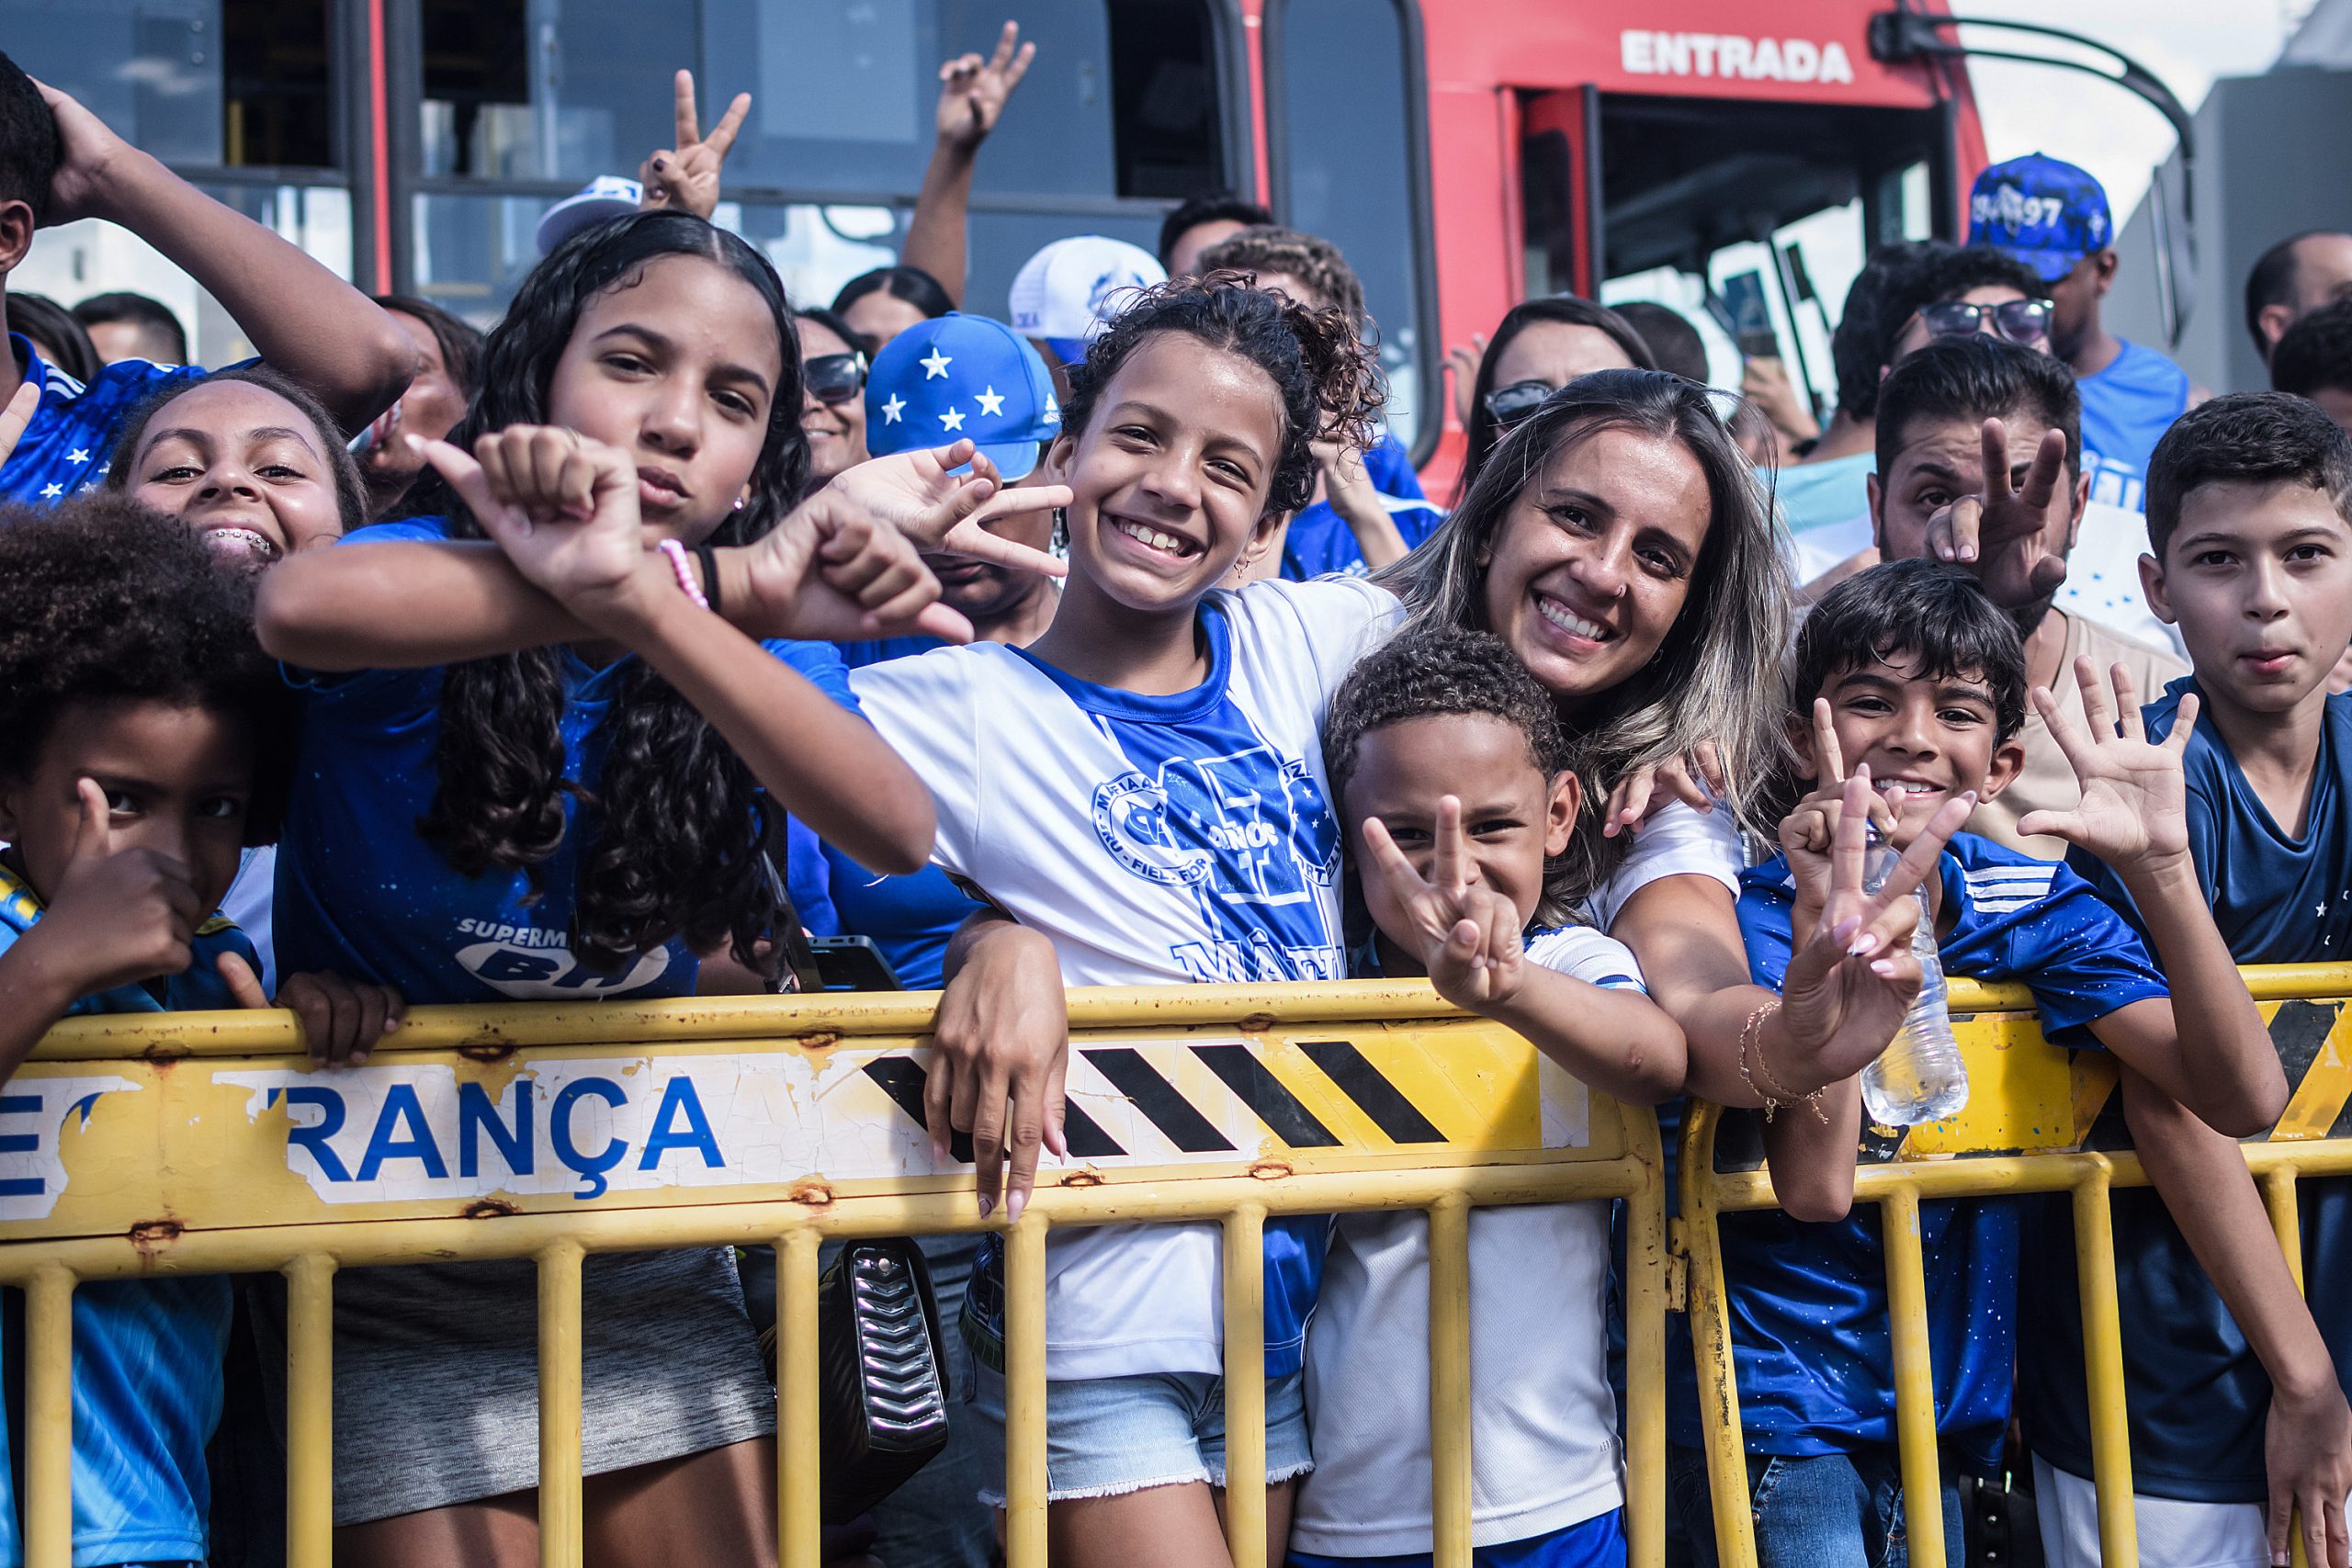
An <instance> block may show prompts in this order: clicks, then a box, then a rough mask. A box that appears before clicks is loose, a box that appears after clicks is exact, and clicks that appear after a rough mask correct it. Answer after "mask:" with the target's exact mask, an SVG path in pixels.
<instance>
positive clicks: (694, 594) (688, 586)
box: [655, 539, 710, 610]
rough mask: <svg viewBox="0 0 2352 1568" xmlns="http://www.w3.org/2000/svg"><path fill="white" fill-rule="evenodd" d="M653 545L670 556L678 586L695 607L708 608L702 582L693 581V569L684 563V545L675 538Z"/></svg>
mask: <svg viewBox="0 0 2352 1568" xmlns="http://www.w3.org/2000/svg"><path fill="white" fill-rule="evenodd" d="M655 548H657V549H659V550H660V551H661V552H662V554H663V555H665V556H667V557H669V558H670V570H672V571H673V572H675V573H677V576H678V587H679V589H680V590H681V591H682V592H684V594H685V596H686V597H687V598H689V599H691V600H693V601H694V603H695V607H696V608H698V609H704V610H707V609H709V608H710V600H709V599H708V598H707V596H705V594H704V593H703V591H702V584H701V583H699V582H696V581H695V574H694V569H693V568H691V567H689V566H688V565H686V547H685V546H684V545H682V544H680V543H678V541H677V540H675V539H663V540H662V542H661V543H660V544H658V545H657V546H655Z"/></svg>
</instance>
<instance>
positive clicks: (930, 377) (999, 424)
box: [865, 310, 1062, 480]
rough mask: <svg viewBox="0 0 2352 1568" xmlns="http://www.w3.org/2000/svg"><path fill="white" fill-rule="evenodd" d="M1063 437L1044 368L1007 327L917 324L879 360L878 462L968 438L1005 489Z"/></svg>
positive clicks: (870, 431)
mask: <svg viewBox="0 0 2352 1568" xmlns="http://www.w3.org/2000/svg"><path fill="white" fill-rule="evenodd" d="M1061 432H1062V411H1061V405H1060V404H1059V403H1058V402H1057V401H1055V400H1054V380H1053V378H1052V376H1050V375H1049V374H1047V372H1046V362H1045V360H1043V359H1042V358H1040V357H1038V355H1037V351H1036V350H1035V349H1034V348H1032V347H1030V346H1029V344H1028V343H1027V342H1026V341H1024V340H1023V338H1022V336H1021V334H1020V333H1016V332H1014V331H1013V330H1012V328H1011V327H1008V326H1006V325H1005V324H1004V323H1003V322H1002V321H990V320H989V318H988V317H986V316H967V315H966V314H964V313H963V312H962V311H960V310H950V311H948V312H947V314H945V315H944V316H940V317H936V318H934V319H933V320H931V321H918V322H916V323H915V324H914V325H913V326H911V327H909V328H908V329H907V330H906V331H904V332H902V333H899V335H898V336H897V337H894V338H892V339H891V340H890V341H889V343H888V344H886V345H885V346H884V348H883V350H882V352H881V353H879V354H877V355H875V356H874V368H873V369H872V371H870V372H869V373H868V374H867V376H866V378H865V449H866V450H867V451H869V452H871V453H873V454H874V456H876V457H889V456H890V455H891V454H893V453H896V452H910V451H913V450H914V449H916V448H917V447H923V446H946V445H948V444H949V443H950V442H953V441H956V440H957V439H959V438H968V439H969V440H971V441H973V442H975V443H976V444H978V446H979V449H980V452H981V454H982V456H984V457H987V458H988V460H989V462H991V463H994V464H995V465H996V467H997V471H998V472H999V473H1001V474H1002V475H1003V476H1004V477H1005V479H1008V480H1011V479H1021V478H1023V477H1024V476H1025V475H1027V474H1028V473H1029V471H1030V470H1031V469H1033V468H1035V467H1036V466H1037V457H1038V451H1037V446H1038V443H1039V442H1042V441H1051V440H1052V439H1053V438H1054V437H1055V436H1057V435H1059V434H1061Z"/></svg>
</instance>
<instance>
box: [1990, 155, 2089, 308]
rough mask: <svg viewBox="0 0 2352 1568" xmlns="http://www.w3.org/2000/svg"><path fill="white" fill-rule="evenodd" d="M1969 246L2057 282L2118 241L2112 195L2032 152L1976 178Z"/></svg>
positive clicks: (2083, 173)
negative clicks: (2109, 200) (1988, 250)
mask: <svg viewBox="0 0 2352 1568" xmlns="http://www.w3.org/2000/svg"><path fill="white" fill-rule="evenodd" d="M1968 243H1970V244H1972V245H1988V246H1990V247H1992V248H1993V249H1994V250H1996V251H1999V252H2000V253H2001V254H2004V255H2007V256H2012V257H2015V258H2016V259H2017V260H2018V261H2020V262H2023V263H2024V264H2025V265H2027V266H2029V267H2031V268H2032V269H2033V275H2034V276H2036V277H2039V278H2041V281H2042V282H2044V283H2055V282H2057V281H2058V280H2059V279H2060V278H2062V277H2064V276H2066V275H2067V274H2068V273H2070V272H2072V271H2074V270H2075V264H2076V263H2077V262H2080V261H2081V260H2082V259H2083V258H2084V257H2085V256H2087V255H2095V254H2098V252H2100V251H2103V250H2105V249H2107V248H2108V247H2109V245H2112V244H2113V243H2115V220H2114V219H2113V218H2112V217H2111V216H2110V215H2109V212H2108V209H2107V192H2106V190H2105V189H2103V188H2102V187H2101V186H2100V185H2099V183H2098V180H2096V179H2094V178H2092V176H2091V172H2090V171H2089V170H2088V169H2085V168H2079V167H2077V166H2075V164H2069V163H2066V162H2064V160H2063V159H2058V158H2052V157H2050V156H2049V155H2047V154H2046V153H2041V152H2029V153H2027V154H2026V155H2025V156H2024V157H2022V158H2012V159H2010V160H2009V161H2008V162H2007V163H2006V164H1994V165H1993V166H1992V167H1991V168H1989V169H1986V170H1985V172H1984V173H1983V174H1981V175H1977V176H1976V186H1975V188H1974V189H1973V190H1972V191H1971V192H1970V193H1969V197H1968Z"/></svg>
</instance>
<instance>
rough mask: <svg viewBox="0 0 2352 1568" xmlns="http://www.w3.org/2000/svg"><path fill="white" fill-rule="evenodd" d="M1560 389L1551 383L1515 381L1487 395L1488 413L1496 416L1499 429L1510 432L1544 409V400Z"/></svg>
mask: <svg viewBox="0 0 2352 1568" xmlns="http://www.w3.org/2000/svg"><path fill="white" fill-rule="evenodd" d="M1558 390H1559V388H1557V387H1555V386H1554V385H1552V383H1551V382H1549V381H1513V382H1512V383H1511V384H1510V386H1508V387H1497V388H1496V389H1494V390H1493V391H1491V392H1488V393H1487V413H1489V414H1491V415H1493V416H1494V421H1495V424H1496V427H1497V428H1498V429H1499V430H1509V429H1510V427H1511V426H1512V425H1514V424H1517V423H1519V422H1520V421H1521V420H1523V419H1525V418H1526V417H1527V416H1528V415H1529V414H1532V413H1533V412H1535V411H1536V410H1537V409H1540V408H1542V407H1543V406H1544V399H1546V398H1548V397H1550V396H1551V395H1552V394H1553V393H1555V392H1556V391H1558Z"/></svg>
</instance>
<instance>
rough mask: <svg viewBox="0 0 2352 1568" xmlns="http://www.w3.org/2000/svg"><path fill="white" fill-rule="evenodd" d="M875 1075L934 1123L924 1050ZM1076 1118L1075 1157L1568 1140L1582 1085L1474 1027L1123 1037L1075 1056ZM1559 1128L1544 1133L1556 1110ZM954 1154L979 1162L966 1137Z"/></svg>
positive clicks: (880, 1066)
mask: <svg viewBox="0 0 2352 1568" xmlns="http://www.w3.org/2000/svg"><path fill="white" fill-rule="evenodd" d="M863 1070H864V1072H865V1076H866V1077H867V1078H869V1079H870V1080H871V1081H872V1082H873V1083H875V1084H876V1085H877V1086H878V1087H879V1088H880V1089H882V1090H883V1092H884V1093H886V1094H888V1096H889V1098H890V1100H891V1101H892V1102H893V1103H895V1104H896V1105H897V1106H898V1108H899V1110H900V1111H903V1112H904V1113H905V1114H906V1115H907V1116H909V1117H910V1118H912V1119H913V1120H914V1121H916V1122H922V1121H923V1119H924V1115H923V1093H924V1089H925V1086H926V1083H927V1081H928V1075H927V1073H926V1070H925V1068H924V1066H923V1065H922V1062H920V1061H918V1060H917V1059H916V1058H915V1057H914V1056H913V1055H888V1056H882V1057H878V1058H876V1060H874V1061H871V1062H868V1063H866V1064H865V1067H864V1069H863ZM1547 1109H1548V1111H1550V1112H1551V1116H1550V1118H1549V1124H1550V1125H1551V1126H1552V1128H1553V1132H1554V1134H1555V1136H1554V1137H1553V1138H1551V1140H1550V1141H1549V1142H1547V1140H1546V1126H1547V1118H1546V1115H1545V1112H1546V1111H1547ZM1583 1113H1584V1105H1583V1090H1582V1089H1581V1088H1580V1087H1579V1086H1577V1085H1576V1084H1575V1083H1574V1082H1573V1080H1570V1079H1569V1078H1568V1077H1566V1074H1564V1073H1560V1072H1559V1071H1558V1070H1557V1069H1556V1068H1548V1070H1547V1065H1546V1064H1544V1063H1542V1062H1541V1061H1540V1060H1539V1059H1537V1058H1535V1057H1533V1056H1532V1055H1530V1054H1529V1053H1528V1052H1527V1050H1526V1047H1525V1045H1524V1043H1521V1042H1519V1041H1518V1040H1517V1038H1516V1037H1515V1036H1512V1035H1510V1034H1508V1033H1505V1032H1500V1031H1497V1030H1494V1029H1492V1028H1491V1027H1487V1026H1479V1025H1472V1024H1464V1025H1453V1026H1446V1027H1443V1028H1442V1029H1431V1030H1408V1031H1367V1032H1363V1033H1360V1034H1353V1035H1351V1034H1348V1033H1342V1032H1336V1031H1335V1032H1324V1033H1322V1034H1320V1035H1317V1034H1315V1033H1301V1034H1300V1035H1298V1036H1296V1037H1295V1038H1291V1039H1287V1040H1283V1041H1279V1042H1274V1043H1267V1042H1263V1041H1260V1042H1256V1043H1251V1042H1246V1041H1243V1040H1239V1039H1232V1038H1227V1039H1222V1040H1218V1039H1204V1040H1170V1041H1151V1042H1136V1043H1086V1042H1083V1041H1081V1042H1079V1043H1074V1044H1073V1046H1072V1048H1071V1051H1070V1066H1069V1102H1068V1107H1067V1112H1066V1117H1065V1122H1064V1131H1065V1133H1066V1134H1067V1136H1068V1139H1069V1152H1070V1156H1071V1157H1072V1158H1073V1159H1075V1160H1080V1161H1101V1160H1144V1161H1151V1160H1155V1159H1157V1158H1159V1157H1163V1156H1179V1157H1182V1156H1191V1157H1195V1158H1197V1157H1204V1156H1235V1157H1240V1158H1250V1157H1255V1156H1257V1155H1258V1154H1260V1153H1261V1152H1262V1151H1263V1149H1264V1148H1265V1147H1266V1145H1267V1143H1268V1141H1269V1140H1271V1141H1272V1143H1273V1144H1275V1145H1279V1146H1280V1147H1281V1148H1283V1149H1284V1150H1289V1151H1299V1152H1312V1151H1317V1150H1334V1151H1338V1150H1357V1151H1365V1150H1370V1151H1379V1152H1386V1151H1392V1150H1395V1151H1409V1150H1412V1149H1417V1148H1434V1147H1454V1148H1460V1147H1465V1146H1466V1147H1471V1148H1477V1149H1526V1150H1533V1149H1539V1148H1544V1147H1547V1146H1548V1147H1558V1146H1562V1140H1561V1139H1560V1138H1559V1137H1558V1136H1557V1135H1556V1134H1558V1133H1559V1132H1560V1130H1561V1128H1560V1123H1561V1122H1562V1119H1563V1115H1564V1114H1565V1116H1566V1121H1567V1122H1569V1123H1571V1124H1572V1125H1571V1127H1570V1129H1569V1131H1570V1133H1571V1135H1572V1134H1573V1133H1574V1131H1575V1130H1576V1129H1577V1126H1580V1119H1581V1117H1582V1115H1583ZM952 1152H953V1153H954V1155H955V1156H956V1158H958V1159H969V1158H970V1157H971V1146H970V1141H969V1139H968V1138H967V1137H966V1136H965V1135H963V1134H956V1142H955V1144H954V1145H953V1149H952Z"/></svg>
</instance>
